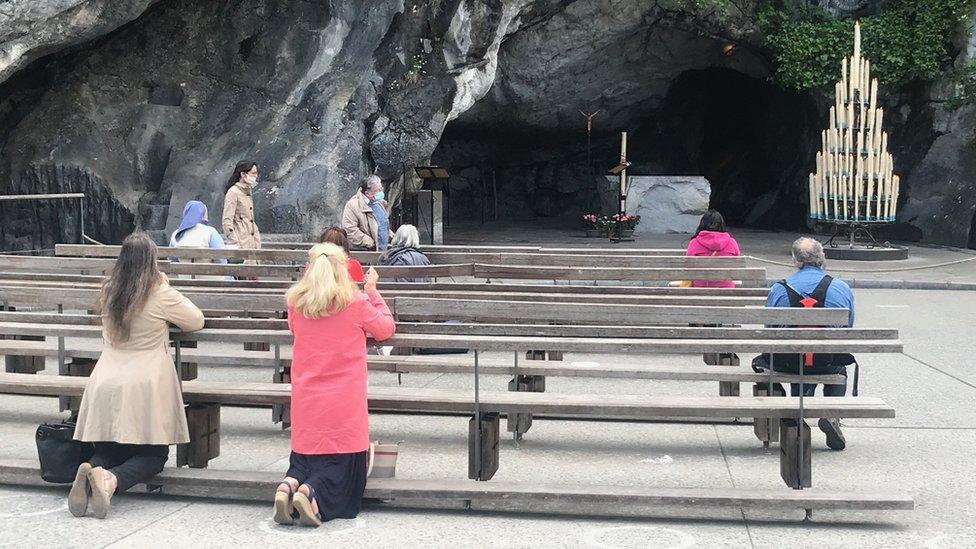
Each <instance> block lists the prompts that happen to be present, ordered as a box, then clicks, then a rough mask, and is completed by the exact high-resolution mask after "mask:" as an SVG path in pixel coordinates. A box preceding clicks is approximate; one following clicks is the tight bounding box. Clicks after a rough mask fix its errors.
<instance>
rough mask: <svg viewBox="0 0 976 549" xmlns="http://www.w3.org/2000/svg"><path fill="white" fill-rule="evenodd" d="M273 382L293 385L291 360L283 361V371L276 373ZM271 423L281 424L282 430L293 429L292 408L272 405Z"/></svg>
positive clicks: (285, 405)
mask: <svg viewBox="0 0 976 549" xmlns="http://www.w3.org/2000/svg"><path fill="white" fill-rule="evenodd" d="M271 381H272V382H274V383H291V361H290V360H284V361H282V367H281V369H280V370H278V371H276V372H275V373H274V377H272V379H271ZM271 421H273V422H274V423H281V428H282V429H287V428H289V427H291V406H289V405H287V404H272V405H271Z"/></svg>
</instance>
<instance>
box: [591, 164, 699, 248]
mask: <svg viewBox="0 0 976 549" xmlns="http://www.w3.org/2000/svg"><path fill="white" fill-rule="evenodd" d="M627 179H628V185H629V187H628V189H627V213H629V214H631V215H639V216H641V222H640V224H639V225H637V229H636V230H635V231H634V232H635V233H637V234H642V233H643V234H662V233H682V234H688V233H694V232H695V229H697V228H698V223H699V222H700V221H701V216H702V215H703V214H704V213H705V211H706V210H708V203H709V199H710V195H711V186H710V185H709V184H708V180H707V179H705V178H704V177H682V176H672V175H665V176H647V175H638V176H633V177H628V178H627ZM619 181H620V180H619V178H617V177H614V176H606V179H605V180H604V181H603V182H602V185H601V189H600V198H601V202H602V204H603V211H605V212H613V211H616V210H617V209H619V208H620V204H619V194H620V188H619V186H620V183H619Z"/></svg>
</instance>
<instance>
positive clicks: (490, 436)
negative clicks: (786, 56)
mask: <svg viewBox="0 0 976 549" xmlns="http://www.w3.org/2000/svg"><path fill="white" fill-rule="evenodd" d="M86 382H87V380H86V379H83V378H77V377H68V376H46V375H45V376H37V375H29V374H0V393H6V394H20V395H35V396H44V395H47V396H74V397H77V396H80V395H81V394H82V392H83V391H84V387H85V384H86ZM183 398H184V400H185V401H186V402H187V403H190V404H194V403H196V404H199V406H197V407H194V406H191V407H189V408H188V409H187V414H188V415H187V422H188V424H189V425H190V429H191V433H190V439H191V442H190V443H189V445H188V446H187V447H186V450H185V451H184V452H183V453H182V455H181V456H180V457H183V459H180V458H179V457H178V464H180V465H182V464H188V465H190V466H193V467H205V466H206V465H207V462H208V461H209V460H210V459H213V458H214V457H216V454H215V453H214V449H218V452H219V447H220V445H219V436H220V434H219V433H220V430H219V417H220V414H219V409H220V406H221V405H229V404H236V405H244V406H248V405H250V406H270V405H273V404H280V405H288V404H289V403H290V399H291V387H290V385H286V384H275V383H228V382H205V381H187V382H184V383H183ZM367 398H368V402H369V407H370V409H371V410H373V409H383V410H395V411H400V412H408V413H416V412H420V413H430V412H433V413H463V414H465V415H470V414H473V415H474V416H475V417H474V418H472V419H471V420H470V427H469V428H470V433H471V434H470V435H469V445H468V446H469V476H471V477H472V478H477V479H480V480H488V479H490V478H491V477H492V476H493V475H494V473H495V471H497V468H498V444H499V436H498V434H499V430H498V418H499V414H503V413H504V414H512V413H532V414H547V415H554V416H568V417H574V418H579V419H588V418H592V419H603V418H613V419H622V420H648V419H660V418H669V417H682V418H686V417H692V418H716V417H718V418H727V417H752V418H775V419H787V420H788V419H789V418H795V417H797V410H798V406H799V399H798V398H793V397H737V398H726V397H677V396H646V395H614V396H613V397H612V398H611V397H608V396H607V395H593V394H558V395H557V394H541V393H517V392H504V391H479V392H476V393H475V394H474V395H472V394H471V393H470V392H468V391H443V390H432V389H416V388H403V387H370V388H369V389H368V392H367ZM803 417H804V418H820V417H833V418H840V417H857V418H890V417H894V409H893V408H891V407H890V406H888V405H887V404H885V403H884V401H882V400H881V399H877V398H870V397H857V398H849V397H807V398H806V399H805V406H804V407H803ZM214 418H216V422H217V425H215V424H214ZM475 418H480V423H482V424H488V425H480V426H479V425H476V424H475ZM479 427H480V428H479ZM472 439H473V440H472ZM807 448H808V449H809V443H808V445H807ZM472 453H473V454H474V455H472ZM184 456H185V457H184ZM479 456H480V457H479ZM781 458H782V459H783V460H789V459H791V456H789V455H787V454H781ZM806 460H807V462H808V463H809V460H810V457H809V453H807V456H806ZM807 471H809V468H807Z"/></svg>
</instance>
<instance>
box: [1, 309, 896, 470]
mask: <svg viewBox="0 0 976 549" xmlns="http://www.w3.org/2000/svg"><path fill="white" fill-rule="evenodd" d="M794 311H795V312H797V313H803V312H804V311H802V310H794ZM827 311H828V312H834V313H836V312H839V311H836V310H834V311H831V310H827ZM811 312H815V311H806V313H811ZM821 312H823V311H821ZM0 333H4V334H9V335H31V336H55V337H98V336H99V334H100V329H99V328H98V327H97V326H77V325H66V324H34V323H31V324H28V323H10V322H4V323H0ZM179 337H180V338H185V339H186V340H193V341H224V342H232V341H242V340H255V339H258V340H261V341H265V342H267V343H269V344H272V345H276V346H281V345H287V344H289V343H290V341H291V337H290V334H288V333H287V332H284V331H282V330H254V329H250V330H228V329H205V330H202V331H199V332H194V333H190V334H180V335H179ZM388 343H389V344H392V345H396V346H410V347H416V346H420V347H422V346H430V347H449V348H469V347H470V348H474V349H479V350H508V351H511V350H513V349H526V348H553V349H558V350H560V351H585V352H597V353H600V352H604V353H607V352H609V353H614V352H672V353H673V352H726V351H732V352H745V351H753V352H794V353H796V352H805V351H810V352H899V351H900V350H901V343H900V342H899V341H897V340H892V339H881V340H858V339H839V340H831V339H824V340H808V339H794V340H789V339H787V340H784V339H742V340H729V339H721V340H706V339H678V338H670V339H620V338H597V339H594V338H572V337H531V336H515V337H499V336H481V335H469V336H457V335H437V334H434V335H415V334H401V335H397V336H394V338H391V340H389V342H388ZM550 346H551V347H550ZM279 352H280V351H279ZM476 360H477V359H476ZM476 379H477V375H476ZM539 396H542V395H539ZM516 413H518V411H517V410H516ZM526 413H531V412H529V411H527V412H526ZM476 415H477V416H478V417H482V418H483V417H486V416H485V414H481V413H478V414H476ZM730 417H739V416H730ZM741 417H750V416H746V415H743V416H741ZM492 425H493V424H492ZM477 430H478V432H479V436H478V437H477V439H478V440H480V438H481V436H482V435H483V434H484V433H485V432H489V433H490V432H492V430H493V429H492V428H491V426H489V428H488V429H484V428H483V427H482V426H481V425H480V424H479V425H478V429H477ZM806 436H809V434H808V433H807V434H806ZM495 438H497V434H496V435H495ZM491 440H492V439H491V437H489V440H488V441H486V444H487V447H491V444H490V441H491ZM806 448H807V449H808V448H809V444H807V445H806ZM807 453H808V452H807ZM800 454H804V452H800ZM796 458H797V459H800V456H799V455H798V456H796ZM489 461H490V460H489ZM479 470H480V469H479ZM807 470H809V469H807Z"/></svg>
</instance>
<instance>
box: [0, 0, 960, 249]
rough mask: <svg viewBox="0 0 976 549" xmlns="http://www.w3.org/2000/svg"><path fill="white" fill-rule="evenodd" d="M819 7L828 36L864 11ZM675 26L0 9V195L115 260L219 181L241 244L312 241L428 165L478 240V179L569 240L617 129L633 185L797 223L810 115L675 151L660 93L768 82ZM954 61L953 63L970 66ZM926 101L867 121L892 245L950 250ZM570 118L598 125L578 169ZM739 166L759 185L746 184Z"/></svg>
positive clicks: (370, 11) (592, 12)
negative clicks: (244, 184)
mask: <svg viewBox="0 0 976 549" xmlns="http://www.w3.org/2000/svg"><path fill="white" fill-rule="evenodd" d="M820 3H822V4H824V6H825V7H826V8H828V9H830V10H832V11H834V12H835V13H836V14H837V15H851V14H858V13H863V12H865V10H868V11H870V10H872V9H876V4H877V3H876V2H868V1H865V2H853V3H852V2H833V1H826V0H824V2H820ZM681 6H683V4H681V3H677V2H653V3H651V2H646V1H643V0H620V1H617V2H613V3H608V2H603V1H598V0H427V1H421V0H376V1H372V2H360V1H353V0H331V1H330V0H214V1H212V2H199V1H196V0H156V1H152V0H88V1H85V0H13V1H11V2H6V3H5V5H4V9H2V10H0V192H2V193H9V192H39V191H43V192H59V191H69V190H72V189H85V190H86V192H89V193H90V194H91V195H92V199H91V200H89V201H88V202H87V203H86V221H87V224H88V232H89V233H91V234H92V235H95V236H97V237H99V238H101V239H105V240H107V241H114V240H117V239H118V238H119V237H120V236H121V235H123V234H125V233H126V232H128V231H129V230H131V229H132V228H133V227H139V228H143V229H147V230H151V231H155V232H156V235H157V236H158V237H159V238H160V239H162V238H163V235H164V234H165V232H166V231H167V230H172V229H173V228H174V227H175V225H176V223H177V220H178V216H179V213H180V211H181V210H182V206H183V204H184V203H185V201H186V200H189V199H200V200H203V201H204V202H206V203H208V204H210V205H211V218H212V219H216V218H218V217H219V215H220V210H221V208H222V194H223V187H224V183H225V182H226V179H227V177H228V175H229V174H228V172H229V170H230V169H231V168H232V166H233V165H234V164H235V163H236V162H237V161H239V160H241V159H252V160H254V161H256V162H258V164H259V169H260V171H261V178H260V184H259V186H258V187H257V188H256V191H255V202H256V210H257V216H258V222H259V224H260V225H261V226H262V227H263V229H264V230H265V231H266V232H289V233H304V234H305V235H306V236H313V235H315V234H317V233H318V232H320V230H321V229H322V228H323V227H325V226H327V225H329V224H332V223H334V222H336V221H337V219H338V216H339V212H340V210H341V207H342V204H343V203H344V202H345V200H346V199H347V198H348V197H349V196H350V195H351V194H352V193H353V192H354V189H355V185H356V182H357V180H358V179H359V178H361V177H362V176H363V175H364V174H367V173H371V172H375V173H378V174H380V175H381V176H382V177H383V178H384V179H385V180H387V183H388V186H390V187H391V189H390V192H389V194H390V195H391V196H392V197H394V198H397V197H398V196H399V195H400V193H401V192H402V186H400V179H399V176H400V175H401V174H402V173H403V172H404V171H407V170H409V169H410V168H411V167H412V166H413V165H415V164H418V163H425V162H427V161H429V160H430V158H431V155H432V154H433V156H434V158H435V160H437V159H438V158H439V157H440V158H445V159H447V160H449V161H450V163H451V166H452V167H454V168H456V170H455V172H456V173H457V174H458V175H459V177H458V178H457V180H456V187H455V189H454V192H453V193H452V195H451V199H450V202H449V205H448V210H449V212H453V213H452V217H453V218H455V219H457V217H455V215H454V214H456V215H457V216H460V217H462V218H465V217H466V218H468V219H478V218H480V215H481V212H482V210H483V208H484V207H485V206H486V205H487V202H485V201H484V200H482V199H481V194H482V191H481V187H482V186H483V185H485V181H486V178H485V174H493V175H494V181H495V183H496V186H497V190H496V193H495V194H496V196H494V197H492V201H491V202H492V206H491V207H492V208H493V209H494V210H496V211H495V212H493V213H495V214H505V215H508V216H510V217H532V216H566V217H567V218H569V217H574V216H575V215H576V214H577V213H579V212H580V211H582V210H585V209H590V208H593V207H595V206H596V205H598V204H599V197H598V193H597V191H596V188H597V183H596V182H597V181H598V180H599V177H600V175H601V174H602V171H603V170H604V169H606V168H607V167H609V166H610V165H613V164H614V163H616V158H615V156H616V154H617V151H616V148H617V145H616V142H617V139H618V138H617V135H618V132H619V131H621V130H629V131H631V132H634V148H633V149H632V153H631V156H632V158H634V159H635V163H636V164H637V165H635V170H634V172H635V173H638V174H640V173H643V174H664V173H682V174H688V175H705V176H707V177H708V179H709V180H710V181H711V182H712V185H713V191H714V192H713V205H715V201H716V200H718V201H719V202H718V204H719V205H721V206H722V207H723V208H725V209H737V208H738V209H737V210H736V212H738V213H736V214H735V215H730V216H729V217H730V218H732V219H736V220H738V221H739V222H740V223H744V224H753V225H762V224H763V223H764V222H771V223H773V224H775V225H778V226H784V225H785V224H788V223H793V224H795V225H799V224H801V223H802V222H803V219H802V213H803V211H804V204H803V201H804V200H805V193H802V192H799V191H800V190H802V188H803V184H804V181H805V173H806V172H808V171H809V170H810V169H812V162H813V153H812V150H809V149H810V146H811V145H810V144H811V143H813V142H815V137H816V132H818V131H819V127H820V126H822V123H821V122H822V121H821V120H820V118H823V116H824V113H825V109H826V101H825V100H824V98H822V97H819V96H817V95H814V94H800V96H799V97H795V98H790V97H785V96H783V95H782V94H780V95H777V94H776V93H773V92H771V91H769V92H766V91H762V92H761V93H760V94H759V95H758V97H759V98H758V99H756V105H758V106H759V107H761V108H766V110H767V111H769V112H770V113H772V114H771V115H770V116H769V117H768V118H767V119H765V120H764V121H763V122H762V123H763V124H767V125H768V126H767V128H771V129H767V130H764V133H765V134H768V135H769V136H770V137H769V139H768V140H767V141H766V142H763V143H761V144H760V145H757V148H756V149H753V150H744V151H739V152H736V150H735V148H734V147H729V146H725V145H722V146H714V143H713V144H712V145H709V139H718V138H717V137H713V138H709V137H708V136H709V135H712V136H720V135H724V134H723V133H722V132H717V133H716V132H713V133H712V134H709V133H708V128H709V127H710V124H714V123H715V121H716V120H718V121H719V122H721V120H719V119H718V118H714V117H713V118H708V117H706V116H702V117H700V118H697V119H687V117H684V118H679V119H677V123H678V124H679V126H678V127H679V129H680V131H679V130H675V129H674V128H675V126H674V124H675V120H676V119H675V116H679V117H680V116H682V115H681V113H682V112H687V110H688V109H687V107H688V106H687V105H684V106H681V105H677V104H676V103H675V100H674V97H671V98H669V94H675V93H676V94H677V95H678V96H680V97H690V96H693V95H694V94H691V93H690V89H689V88H685V89H684V91H682V89H681V85H680V82H682V78H685V79H687V77H688V75H691V74H707V75H712V76H714V75H717V74H720V73H721V71H727V72H726V73H724V74H727V75H728V74H732V75H739V76H737V77H736V78H740V77H741V78H742V79H745V80H746V81H748V82H753V83H756V84H755V85H756V86H757V89H760V90H762V89H765V88H762V86H760V84H762V83H763V82H764V80H765V78H766V76H768V74H769V72H770V64H769V58H768V56H767V54H766V52H765V51H764V50H763V46H762V36H761V35H760V34H759V32H758V30H757V28H756V26H755V21H754V14H752V13H751V11H750V8H749V6H744V9H742V10H740V9H739V7H733V6H731V5H730V7H729V10H728V12H722V13H714V12H710V13H709V14H706V15H696V14H694V13H691V12H689V11H687V10H686V9H685V8H682V7H681ZM732 43H734V44H736V49H735V50H734V52H733V54H732V55H726V53H727V52H726V49H725V45H727V44H732ZM967 44H968V42H966V43H965V44H961V47H962V46H965V47H962V49H963V50H964V51H965V52H966V53H965V54H964V55H962V56H960V58H959V59H958V60H957V62H959V63H962V62H966V61H968V59H969V58H970V57H971V56H972V45H971V44H968V45H967ZM704 82H706V83H705V84H698V86H699V87H703V88H708V87H709V86H711V87H716V85H715V84H711V85H710V84H707V82H708V80H705V81H704ZM751 85H753V84H748V85H745V86H744V87H743V89H748V87H749V86H751ZM719 87H720V86H719ZM676 89H677V90H678V92H675V90H676ZM712 91H713V92H714V91H715V90H712ZM720 91H721V90H720V89H719V92H720ZM944 96H945V87H944V85H943V86H942V87H940V86H938V85H936V86H932V87H924V86H915V87H912V88H908V89H903V90H889V92H888V93H887V94H885V101H886V102H887V103H886V104H888V105H890V107H891V108H889V110H888V112H892V113H893V114H892V121H891V123H892V124H893V128H892V145H893V148H894V149H895V150H896V162H899V163H900V164H896V168H898V169H899V171H900V172H901V173H903V174H904V175H905V177H904V179H903V181H904V186H905V187H904V188H905V194H904V196H905V200H906V204H905V208H904V209H903V215H902V219H903V221H904V223H905V224H906V225H905V226H906V227H908V228H909V229H910V234H912V235H914V236H917V237H920V238H924V239H926V240H930V241H940V242H949V243H953V244H965V243H966V241H967V240H968V239H969V238H970V235H971V231H970V227H971V225H972V218H973V208H974V205H973V194H974V193H973V192H972V186H971V185H972V181H973V175H974V174H973V169H974V168H973V166H972V147H971V146H969V143H970V141H969V139H970V137H969V136H970V135H971V134H972V129H973V125H974V123H976V120H974V118H973V117H974V114H973V112H972V111H971V110H963V111H959V112H955V113H947V112H946V111H944V110H943V109H942V107H941V105H940V103H939V101H941V98H942V97H944ZM716 104H718V103H716ZM754 106H755V105H754ZM682 109H685V110H684V111H682ZM580 110H583V111H586V112H593V111H596V110H599V111H600V113H599V114H598V115H597V116H596V118H595V119H594V121H595V124H596V129H595V130H594V133H593V135H592V142H591V147H590V156H591V158H590V161H589V162H587V160H586V142H585V134H583V133H582V128H584V127H585V126H584V125H583V119H582V116H581V115H580V112H579V111H580ZM791 113H793V114H795V113H801V115H800V116H791ZM720 115H721V112H719V114H716V115H715V116H720ZM710 120H711V121H710ZM789 124H793V126H791V127H787V126H788V125H789ZM781 126H783V127H786V129H782V128H781V129H780V130H779V131H780V133H776V131H774V130H776V129H777V128H780V127H781ZM811 136H813V139H811ZM736 139H737V138H735V137H734V136H733V137H732V138H728V137H727V138H726V140H728V141H730V142H735V141H736ZM439 146H440V148H438V147H439ZM709 147H711V148H709ZM435 149H437V151H436V152H435ZM707 150H711V151H712V152H713V154H711V155H710V156H709V154H704V153H703V151H707ZM757 159H758V160H757ZM762 163H767V164H770V165H771V166H773V167H772V168H770V169H769V170H767V171H766V172H756V171H755V170H754V169H753V168H752V166H755V165H759V164H762ZM40 174H43V175H40ZM760 180H761V184H760V183H756V184H752V183H749V182H750V181H760ZM473 196H477V199H473V198H472V197H473ZM716 197H720V198H716ZM723 200H724V201H726V202H722V201H723ZM496 203H497V206H495V204H496ZM52 207H54V206H52ZM57 207H62V206H57ZM57 207H56V208H57ZM62 213H65V215H64V216H62V215H60V214H59V215H55V216H51V219H47V218H45V217H44V216H45V215H47V214H38V213H34V212H33V211H32V210H29V209H24V211H22V212H19V213H17V214H16V215H18V216H20V217H18V219H20V220H21V221H19V222H18V223H16V224H14V225H12V226H9V227H6V229H7V230H5V231H4V232H3V235H4V236H3V242H2V243H0V244H2V245H3V246H4V248H5V249H9V245H16V246H21V247H43V246H42V245H43V244H44V243H46V242H53V241H54V240H72V239H73V237H74V236H77V235H75V234H74V233H72V231H76V229H73V228H72V227H74V226H75V225H74V224H75V221H73V220H72V218H71V216H68V215H66V212H62ZM32 226H40V227H43V230H42V231H36V230H34V229H32V228H31V227H32ZM96 227H97V229H96ZM42 233H43V234H42Z"/></svg>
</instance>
